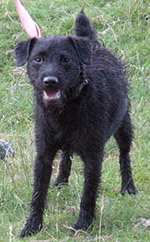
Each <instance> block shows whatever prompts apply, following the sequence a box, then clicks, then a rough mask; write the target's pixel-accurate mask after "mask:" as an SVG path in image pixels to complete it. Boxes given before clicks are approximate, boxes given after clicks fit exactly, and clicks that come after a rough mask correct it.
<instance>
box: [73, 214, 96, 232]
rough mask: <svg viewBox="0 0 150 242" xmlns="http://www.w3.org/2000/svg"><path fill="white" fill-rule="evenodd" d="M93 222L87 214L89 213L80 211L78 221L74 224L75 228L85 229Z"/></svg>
mask: <svg viewBox="0 0 150 242" xmlns="http://www.w3.org/2000/svg"><path fill="white" fill-rule="evenodd" d="M92 223H93V218H92V217H91V216H89V214H88V213H87V212H86V214H83V213H82V216H81V214H80V215H79V219H78V222H77V223H76V224H75V225H74V229H75V230H87V229H88V228H89V227H90V225H91V224H92Z"/></svg>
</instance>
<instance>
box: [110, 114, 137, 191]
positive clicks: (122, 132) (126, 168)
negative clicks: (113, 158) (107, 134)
mask: <svg viewBox="0 0 150 242" xmlns="http://www.w3.org/2000/svg"><path fill="white" fill-rule="evenodd" d="M114 137H115V138H116V141H117V143H118V146H119V149H120V158H119V162H120V171H121V177H122V185H121V193H122V194H123V195H124V194H125V192H126V191H128V193H129V194H135V193H136V192H137V190H136V188H135V186H134V181H133V178H132V171H131V164H130V163H131V161H130V155H129V152H130V147H131V144H132V140H133V131H132V124H131V119H130V115H129V113H128V112H127V113H126V115H125V117H124V119H123V121H122V124H121V126H120V127H119V129H118V130H117V132H116V133H115V135H114Z"/></svg>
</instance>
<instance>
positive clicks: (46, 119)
mask: <svg viewBox="0 0 150 242" xmlns="http://www.w3.org/2000/svg"><path fill="white" fill-rule="evenodd" d="M75 29H76V37H72V36H67V37H63V36H50V37H43V38H40V39H36V38H33V39H29V40H27V41H23V42H21V43H19V44H18V45H17V46H16V47H15V53H16V59H17V65H18V66H22V65H23V64H25V62H26V61H28V67H27V71H28V75H29V77H30V80H31V83H32V85H33V87H34V93H35V100H36V108H35V117H36V120H35V143H36V159H35V163H34V188H33V196H32V202H31V211H30V216H29V219H28V220H27V223H26V225H25V228H24V229H23V231H22V233H21V237H24V236H28V235H31V234H32V233H35V232H37V231H38V230H40V229H41V228H42V220H43V212H44V205H45V200H46V195H47V190H48V186H49V182H50V178H51V173H52V162H53V160H54V158H55V155H56V153H57V151H58V150H62V152H63V153H62V161H61V164H60V171H59V174H58V177H57V180H56V182H55V185H59V184H60V183H64V182H68V178H69V175H70V170H71V163H72V161H71V157H72V155H73V153H76V154H78V155H79V156H80V157H81V158H82V160H83V162H84V175H85V183H84V193H83V197H82V200H81V204H80V214H79V218H78V221H77V223H76V224H75V229H87V228H88V227H89V226H90V225H91V224H92V221H93V216H94V211H95V205H96V198H97V193H98V188H99V183H100V177H101V166H102V161H103V155H104V146H105V144H106V142H107V141H108V139H109V138H110V137H111V136H112V135H113V136H114V137H115V138H116V140H117V143H118V146H119V149H120V169H121V176H122V186H121V192H122V194H124V193H125V192H126V191H128V193H130V194H135V193H136V188H135V186H134V182H133V179H132V173H131V166H130V156H129V151H130V146H131V143H132V139H133V135H132V125H131V120H130V115H129V107H130V104H129V98H128V84H127V75H126V70H125V66H124V64H122V62H121V61H120V60H119V59H118V58H117V57H116V56H114V55H113V54H111V53H110V52H109V51H108V50H107V49H106V48H104V47H101V46H100V44H99V42H98V41H97V39H96V36H95V30H94V28H93V27H92V26H91V24H90V22H89V20H88V18H87V17H86V16H85V15H84V13H83V11H81V12H80V13H79V15H78V17H77V19H76V28H75Z"/></svg>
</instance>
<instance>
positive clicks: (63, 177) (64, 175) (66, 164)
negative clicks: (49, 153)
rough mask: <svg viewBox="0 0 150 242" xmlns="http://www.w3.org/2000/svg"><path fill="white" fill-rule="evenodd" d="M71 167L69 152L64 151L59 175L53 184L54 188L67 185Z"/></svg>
mask: <svg viewBox="0 0 150 242" xmlns="http://www.w3.org/2000/svg"><path fill="white" fill-rule="evenodd" d="M71 165H72V155H71V154H70V152H67V151H64V152H63V153H62V160H61V162H60V166H59V173H58V176H57V179H56V181H55V183H54V186H58V185H60V184H65V183H68V178H69V176H70V171H71Z"/></svg>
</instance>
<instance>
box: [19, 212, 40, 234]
mask: <svg viewBox="0 0 150 242" xmlns="http://www.w3.org/2000/svg"><path fill="white" fill-rule="evenodd" d="M41 229H42V219H41V218H39V217H38V216H36V217H30V218H29V219H28V220H27V222H26V224H25V227H24V229H23V230H22V232H21V234H20V238H24V237H26V236H31V235H32V234H35V233H37V232H38V231H40V230H41Z"/></svg>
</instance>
